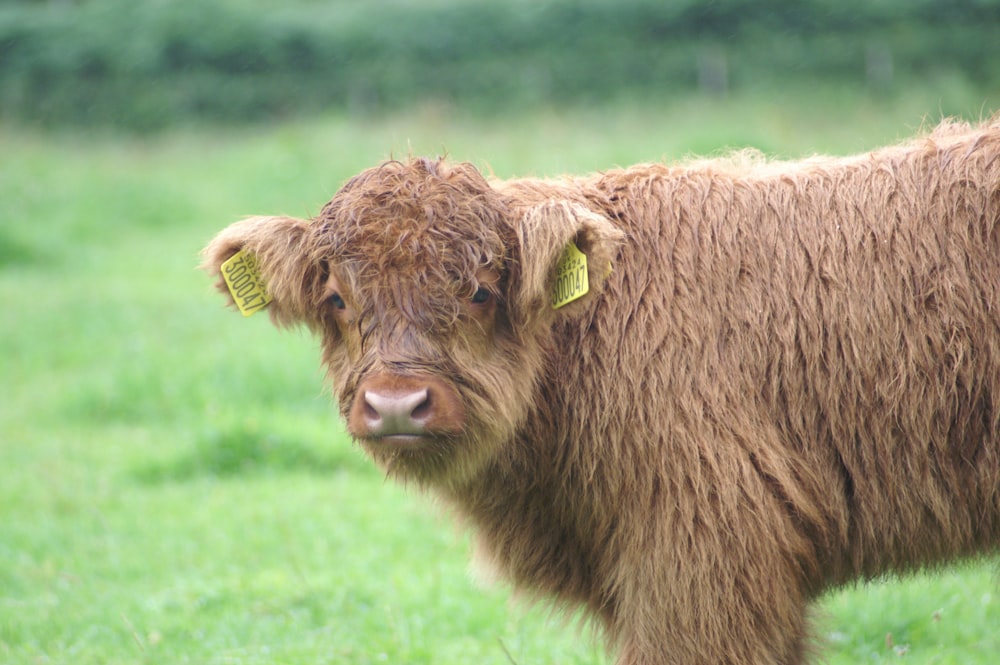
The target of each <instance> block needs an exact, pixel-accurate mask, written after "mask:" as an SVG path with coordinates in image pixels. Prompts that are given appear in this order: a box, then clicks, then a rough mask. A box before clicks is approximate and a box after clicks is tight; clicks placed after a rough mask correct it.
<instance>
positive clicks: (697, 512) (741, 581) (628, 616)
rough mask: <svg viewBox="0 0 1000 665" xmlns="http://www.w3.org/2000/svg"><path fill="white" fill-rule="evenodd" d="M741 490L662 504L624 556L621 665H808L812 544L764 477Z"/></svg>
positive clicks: (618, 615) (614, 623)
mask: <svg viewBox="0 0 1000 665" xmlns="http://www.w3.org/2000/svg"><path fill="white" fill-rule="evenodd" d="M740 483H741V484H740V486H739V487H733V486H729V487H727V488H726V495H725V496H722V494H723V493H722V492H721V491H715V490H711V491H709V493H708V494H707V495H706V496H703V497H700V499H702V500H695V499H696V498H699V497H693V496H691V495H686V496H683V497H681V496H677V497H674V499H673V500H671V501H670V503H669V504H661V506H663V512H662V513H660V514H661V515H662V518H659V519H655V518H654V519H651V520H650V523H649V525H648V527H647V529H646V530H644V532H643V534H642V538H641V540H635V541H633V542H632V543H630V547H628V548H627V549H626V550H625V551H624V552H623V553H622V556H621V557H620V558H619V562H618V572H617V577H618V579H617V584H616V585H615V586H616V589H617V591H618V593H617V596H616V602H615V603H614V605H613V607H614V610H613V613H614V616H613V617H612V619H611V621H609V624H610V626H611V627H612V632H613V634H614V636H616V637H617V638H618V644H619V645H620V648H621V650H620V652H619V653H620V656H619V661H618V662H619V665H653V664H656V665H662V664H677V665H721V664H729V665H799V664H800V663H803V662H805V660H806V657H807V653H808V651H809V640H808V636H807V624H808V621H807V616H806V615H807V602H806V601H807V594H808V592H807V580H808V578H810V577H811V575H810V574H809V572H807V567H808V568H809V569H810V570H812V573H813V575H814V574H815V563H814V560H813V558H812V556H811V555H810V553H811V551H812V549H811V544H810V543H809V542H807V540H806V539H805V538H804V536H803V535H802V534H801V533H800V532H799V531H798V530H797V529H796V526H795V524H794V523H793V522H792V516H791V513H790V512H789V509H788V506H787V505H784V504H782V502H781V501H780V500H779V499H778V498H777V497H775V496H774V494H772V493H771V492H770V491H769V490H768V488H767V487H766V485H764V484H761V483H758V482H757V479H756V476H755V475H754V474H752V473H747V474H745V475H743V476H742V478H741V479H740ZM711 487H713V488H717V487H719V486H718V485H716V484H714V483H713V484H712V485H711ZM679 499H683V501H679ZM684 501H686V502H687V503H686V504H685V503H684ZM667 505H669V506H670V507H669V508H668V507H667ZM810 562H812V563H810Z"/></svg>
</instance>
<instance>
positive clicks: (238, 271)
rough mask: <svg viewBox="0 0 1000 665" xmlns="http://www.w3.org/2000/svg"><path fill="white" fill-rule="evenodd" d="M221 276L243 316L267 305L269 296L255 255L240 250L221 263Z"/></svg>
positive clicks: (269, 300) (269, 299)
mask: <svg viewBox="0 0 1000 665" xmlns="http://www.w3.org/2000/svg"><path fill="white" fill-rule="evenodd" d="M221 268H222V278H223V279H224V280H226V286H228V287H229V293H230V294H232V296H233V300H234V301H235V302H236V306H237V307H239V308H240V312H242V313H243V316H250V315H251V314H255V313H257V312H259V311H260V310H262V309H264V308H265V307H267V304H268V303H269V302H271V296H270V294H268V292H267V289H266V288H265V287H264V280H263V279H262V278H261V276H260V268H259V267H258V265H257V257H256V256H254V255H253V254H251V253H250V252H244V251H243V250H240V251H238V252H236V253H235V254H233V256H232V257H231V258H230V259H229V260H227V261H226V262H225V263H223V264H222V266H221Z"/></svg>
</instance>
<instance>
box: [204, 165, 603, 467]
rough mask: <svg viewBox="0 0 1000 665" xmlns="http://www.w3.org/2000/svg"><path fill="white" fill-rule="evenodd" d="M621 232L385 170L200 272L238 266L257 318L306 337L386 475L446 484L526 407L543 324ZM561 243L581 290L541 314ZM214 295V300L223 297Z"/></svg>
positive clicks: (232, 234) (581, 217)
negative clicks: (250, 282) (243, 257)
mask: <svg viewBox="0 0 1000 665" xmlns="http://www.w3.org/2000/svg"><path fill="white" fill-rule="evenodd" d="M620 237H621V233H620V232H619V231H618V230H617V229H615V228H614V226H612V225H611V223H610V222H609V221H608V220H606V219H604V218H603V217H600V216H598V215H596V214H594V213H592V212H589V211H587V210H585V209H584V208H583V207H582V206H580V205H578V204H571V203H569V202H566V201H549V202H547V203H545V204H542V205H537V206H526V205H523V204H521V203H519V201H518V200H517V198H516V197H514V196H511V195H503V194H501V193H499V192H498V191H496V190H495V189H494V188H492V187H491V186H490V185H489V184H488V183H487V182H486V181H485V180H484V179H483V178H482V176H480V174H479V173H478V172H477V171H476V170H475V169H474V168H473V167H472V166H470V165H467V164H457V165H448V164H445V163H442V162H431V161H427V160H412V161H411V162H409V163H399V162H387V163H385V164H383V165H382V166H380V167H376V168H374V169H370V170H368V171H365V172H364V173H362V174H361V175H359V176H357V177H356V178H354V179H352V180H351V181H350V182H348V183H347V185H345V186H344V188H343V189H341V191H340V192H338V193H337V194H336V195H335V196H334V198H333V199H332V200H331V201H330V202H329V203H328V204H327V205H326V207H324V209H323V211H322V212H321V213H320V215H319V216H318V217H317V218H316V219H315V220H311V221H304V220H296V219H291V218H274V217H258V218H252V219H249V220H245V221H243V222H239V223H237V224H234V225H233V226H231V227H230V228H228V229H226V230H225V231H223V232H222V233H221V234H219V236H218V237H217V238H216V239H215V240H214V241H213V242H212V244H211V245H210V246H209V247H208V248H207V249H206V266H207V268H208V269H209V270H211V271H214V272H215V273H216V274H218V271H219V266H220V264H221V263H222V262H223V261H225V260H226V259H227V258H229V257H230V256H232V255H233V254H234V253H235V252H236V251H238V250H240V249H243V250H245V251H247V252H250V253H252V254H254V255H255V256H256V257H257V260H258V262H259V264H260V269H261V273H262V275H263V277H264V279H265V281H266V283H267V287H268V291H269V292H270V293H271V295H272V297H273V299H274V300H273V302H272V303H271V305H270V308H271V315H272V318H273V319H274V320H275V321H276V322H277V323H280V324H289V323H305V324H306V325H308V326H309V327H310V328H311V329H312V330H314V331H315V332H316V333H317V334H319V335H320V336H321V337H322V346H323V361H324V364H325V365H326V367H327V369H328V373H329V375H330V378H331V381H332V383H333V386H334V391H335V395H336V397H337V400H338V403H339V406H340V411H341V414H342V416H343V417H344V420H345V422H346V423H347V428H348V431H349V432H350V434H351V435H352V436H353V437H354V438H355V440H357V441H358V442H359V443H360V444H361V445H362V446H363V447H364V449H365V450H366V451H367V452H368V453H369V454H370V455H371V456H372V457H373V458H374V459H375V460H376V461H377V462H378V463H379V464H380V465H381V466H383V468H385V469H386V470H387V471H388V472H389V473H391V474H394V475H399V476H402V477H405V478H413V479H416V480H419V481H435V480H439V481H448V480H450V481H453V482H460V481H461V480H462V479H463V478H467V477H468V476H469V474H471V473H472V472H474V471H475V470H476V469H478V468H480V467H481V466H482V464H484V463H485V462H486V461H487V460H488V459H489V458H490V457H491V456H492V455H495V454H497V450H498V449H499V448H500V447H501V446H502V444H503V443H504V442H506V441H509V440H510V439H511V438H512V437H513V436H514V432H515V430H516V428H517V427H518V425H519V424H520V423H521V422H523V420H524V417H525V415H526V414H527V412H528V410H529V408H530V407H531V405H532V398H533V392H534V390H535V387H536V384H537V381H538V379H539V377H540V376H541V373H542V372H543V371H544V367H545V363H544V355H545V353H547V352H548V349H547V347H548V346H549V345H548V341H547V340H548V336H547V335H546V332H547V331H548V330H550V329H551V327H552V325H553V322H554V321H555V319H556V318H557V317H558V316H567V315H568V316H572V315H573V313H574V312H580V311H583V310H584V309H585V307H586V306H587V302H586V301H587V300H590V299H592V298H593V297H594V295H595V294H596V293H597V292H598V291H599V289H600V287H601V284H602V282H603V279H604V277H605V276H606V273H607V269H608V267H609V265H610V261H611V259H612V257H613V255H614V253H615V251H616V247H617V243H618V241H619V239H620ZM570 242H575V243H576V244H577V245H578V246H579V247H580V249H582V250H583V251H584V253H585V254H587V255H588V258H589V279H590V284H591V287H590V289H591V290H590V292H589V293H588V295H587V296H586V297H585V298H583V299H581V300H580V301H578V302H575V303H573V304H571V305H569V306H567V307H565V308H563V309H560V310H553V308H552V305H551V301H550V294H551V292H552V289H553V288H554V280H555V270H556V265H557V263H558V262H559V259H560V257H561V256H562V254H563V252H564V251H565V249H566V247H567V245H568V244H569V243H570ZM220 288H222V289H225V287H224V286H221V284H220Z"/></svg>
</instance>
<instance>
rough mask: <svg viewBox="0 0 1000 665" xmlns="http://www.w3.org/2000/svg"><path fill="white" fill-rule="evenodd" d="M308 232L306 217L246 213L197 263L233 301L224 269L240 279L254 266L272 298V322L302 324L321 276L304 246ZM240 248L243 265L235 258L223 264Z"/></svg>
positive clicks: (311, 304) (213, 243)
mask: <svg viewBox="0 0 1000 665" xmlns="http://www.w3.org/2000/svg"><path fill="white" fill-rule="evenodd" d="M308 230H309V222H308V221H306V220H301V219H295V218H293V217H249V218H247V219H244V220H242V221H239V222H236V223H235V224H231V225H230V226H228V227H227V228H225V229H223V230H222V231H221V232H220V233H219V234H218V235H217V236H215V238H213V239H212V241H211V242H210V243H209V244H208V246H207V247H206V248H205V249H204V250H203V251H202V264H201V267H202V269H204V270H205V271H206V272H208V273H209V274H210V275H212V276H213V277H215V278H216V282H215V287H216V288H217V289H218V290H219V291H220V292H221V293H222V294H223V295H225V296H226V298H227V299H228V300H229V303H230V304H231V305H235V304H236V301H235V299H234V294H233V290H232V289H231V288H230V287H229V285H228V284H227V283H226V280H225V279H224V277H223V271H224V270H226V271H227V272H228V273H229V274H230V276H231V277H233V278H235V279H240V278H241V277H242V275H243V274H244V273H245V271H246V268H247V267H248V266H249V267H250V268H251V270H253V269H254V267H255V268H256V271H258V272H259V275H260V278H261V282H262V284H261V287H262V288H263V290H264V292H265V293H266V294H267V297H268V298H270V302H268V304H267V309H268V311H269V312H270V314H271V320H272V321H273V322H274V323H275V324H276V325H281V326H287V325H291V324H294V323H300V322H302V321H305V320H307V319H308V318H309V315H310V312H311V311H312V310H313V309H314V304H315V303H314V302H313V301H314V300H315V285H316V283H317V281H318V280H319V279H320V276H319V273H320V269H319V268H318V267H317V266H315V265H313V261H312V259H311V257H310V255H309V252H308V249H307V247H306V246H305V245H306V238H307V236H308ZM240 252H242V255H241V256H242V257H243V259H245V263H246V264H247V265H242V263H243V259H238V261H237V262H234V263H231V264H228V265H225V267H224V264H226V262H227V261H228V260H229V259H231V258H233V257H234V256H235V255H236V254H237V253H240ZM237 263H240V264H241V265H236V264H237ZM236 271H239V272H238V273H237V272H236ZM241 285H242V282H241V283H240V284H239V285H238V286H237V287H236V288H237V289H239V288H240V286H241ZM239 293H240V295H242V292H239ZM251 297H252V296H251ZM257 304H259V301H257V300H256V299H254V300H252V301H251V302H250V303H249V305H250V308H251V311H252V308H253V307H254V306H255V305H257ZM240 309H241V310H242V309H243V308H242V307H241V308H240ZM244 313H246V311H245V312H244Z"/></svg>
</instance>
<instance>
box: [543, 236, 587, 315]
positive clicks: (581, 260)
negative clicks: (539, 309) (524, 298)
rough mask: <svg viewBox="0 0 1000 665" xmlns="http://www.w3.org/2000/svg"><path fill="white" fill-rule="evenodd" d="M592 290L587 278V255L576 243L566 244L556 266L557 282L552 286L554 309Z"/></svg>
mask: <svg viewBox="0 0 1000 665" xmlns="http://www.w3.org/2000/svg"><path fill="white" fill-rule="evenodd" d="M589 290H590V283H589V282H588V280H587V255H586V254H584V253H583V252H581V251H580V248H579V247H577V246H576V244H575V243H572V242H571V243H570V244H568V245H567V246H566V251H564V252H563V255H562V258H561V259H559V264H558V265H557V266H556V283H555V286H553V288H552V309H559V308H560V307H562V306H563V305H567V304H569V303H571V302H573V301H574V300H576V299H577V298H581V297H583V296H584V295H586V294H587V291H589Z"/></svg>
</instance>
